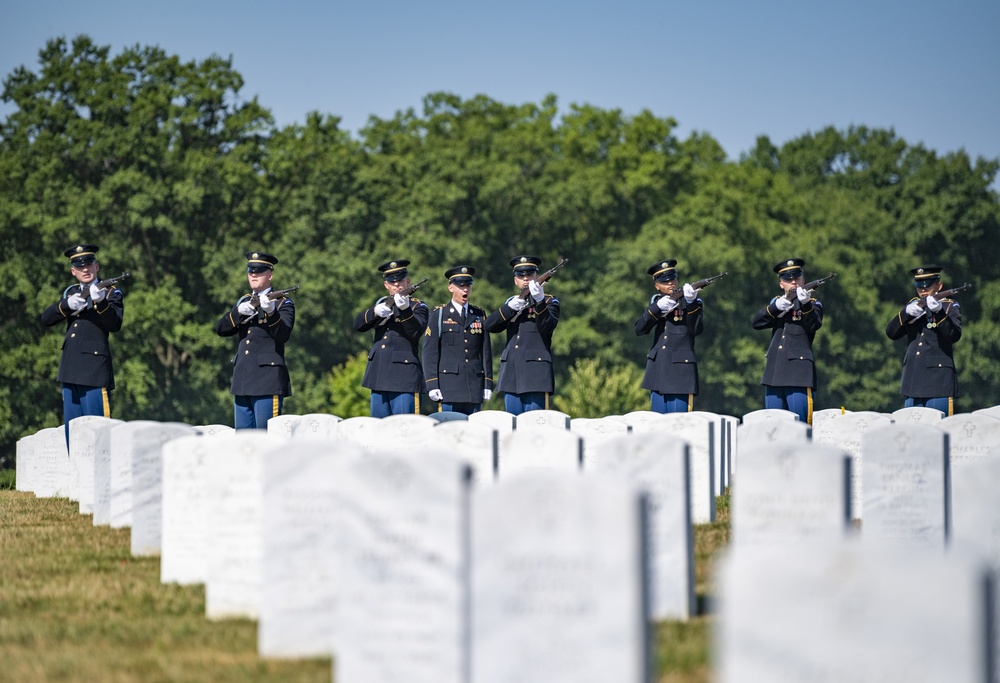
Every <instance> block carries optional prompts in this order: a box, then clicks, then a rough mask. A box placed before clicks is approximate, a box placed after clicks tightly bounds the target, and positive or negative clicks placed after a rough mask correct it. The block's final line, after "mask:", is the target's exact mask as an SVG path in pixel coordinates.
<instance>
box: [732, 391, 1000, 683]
mask: <svg viewBox="0 0 1000 683" xmlns="http://www.w3.org/2000/svg"><path fill="white" fill-rule="evenodd" d="M934 412H936V411H933V412H925V411H920V410H918V409H907V410H906V411H901V412H900V413H897V414H894V415H892V416H886V415H880V414H876V413H854V414H850V413H846V414H842V415H841V414H839V413H840V411H837V413H831V414H830V415H829V416H825V417H826V418H827V419H826V421H823V420H821V421H819V423H817V424H815V425H814V427H813V428H812V430H810V429H809V427H808V426H806V425H804V424H801V423H797V422H794V421H791V420H786V419H785V418H781V417H778V416H777V415H774V416H772V419H770V420H768V421H766V422H763V423H761V424H753V423H752V422H748V423H746V424H743V425H741V426H740V427H739V430H738V440H737V442H738V444H739V454H738V466H737V467H736V470H735V474H734V479H735V482H734V485H733V495H732V500H731V510H732V512H731V514H732V543H731V546H730V549H729V550H728V551H727V556H726V558H725V560H724V561H722V562H720V572H719V574H718V579H717V585H718V589H719V594H718V604H717V605H716V607H715V609H716V610H717V611H718V612H719V618H718V620H717V622H716V629H715V647H714V648H713V652H714V653H715V656H716V668H717V673H718V674H719V679H720V680H721V681H723V682H724V683H734V682H738V683H744V682H748V681H753V682H756V681H769V682H770V681H847V680H851V681H884V680H899V681H942V682H943V681H989V682H990V683H997V681H1000V671H998V669H997V666H996V663H997V662H998V661H1000V594H998V591H997V588H998V578H1000V505H998V504H997V503H996V492H997V490H1000V419H997V418H1000V411H998V410H997V409H988V410H984V411H976V413H971V414H962V415H955V416H951V417H948V418H943V419H942V417H943V416H942V415H941V414H940V413H937V414H936V415H935V414H933V413H934ZM818 435H821V436H820V437H819V438H817V436H818ZM810 437H811V440H810ZM859 470H860V471H859ZM861 485H863V491H864V496H865V498H864V503H865V509H864V521H863V526H862V530H861V533H860V534H858V533H856V532H855V529H854V526H853V525H852V524H851V518H852V517H855V518H857V517H859V516H860V515H859V514H853V515H852V513H851V511H852V509H853V507H854V505H855V504H856V503H855V501H856V500H858V498H859V496H858V495H855V494H859V493H860V491H859V490H858V489H859V487H860V486H861ZM852 489H853V490H854V492H855V494H852Z"/></svg>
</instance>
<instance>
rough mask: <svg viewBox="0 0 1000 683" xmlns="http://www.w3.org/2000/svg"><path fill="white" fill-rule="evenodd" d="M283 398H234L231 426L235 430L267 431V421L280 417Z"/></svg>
mask: <svg viewBox="0 0 1000 683" xmlns="http://www.w3.org/2000/svg"><path fill="white" fill-rule="evenodd" d="M282 403H284V396H234V397H233V426H234V427H236V429H267V421H268V420H270V419H271V418H272V417H277V416H278V415H281V405H282Z"/></svg>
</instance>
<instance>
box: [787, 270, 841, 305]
mask: <svg viewBox="0 0 1000 683" xmlns="http://www.w3.org/2000/svg"><path fill="white" fill-rule="evenodd" d="M835 277H837V274H836V273H830V274H829V275H827V276H826V277H821V278H820V279H818V280H813V281H812V282H807V283H805V284H804V285H802V289H804V290H806V291H807V292H811V291H813V290H814V289H817V288H819V287H822V286H823V285H825V284H826V283H827V282H829V281H830V280H832V279H833V278H835ZM785 298H786V299H788V300H789V301H792V300H793V299H794V298H795V290H794V289H792V290H789V291H787V292H785Z"/></svg>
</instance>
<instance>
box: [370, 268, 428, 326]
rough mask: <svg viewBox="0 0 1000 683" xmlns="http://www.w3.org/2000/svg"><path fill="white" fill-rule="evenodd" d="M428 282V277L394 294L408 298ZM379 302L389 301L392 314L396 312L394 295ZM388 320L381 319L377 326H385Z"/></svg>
mask: <svg viewBox="0 0 1000 683" xmlns="http://www.w3.org/2000/svg"><path fill="white" fill-rule="evenodd" d="M428 280H430V278H429V277H425V278H424V279H423V280H421V281H420V282H414V283H413V284H412V285H410V286H409V287H405V288H404V289H401V290H399V291H398V292H396V294H399V295H401V296H410V295H411V294H413V293H414V292H415V291H417V290H418V289H420V285H422V284H424V283H425V282H427V281H428ZM381 301H383V302H390V301H391V302H392V304H391V305H392V309H393V312H395V311H396V310H397V309H396V296H395V295H391V296H385V297H383V298H382V299H381ZM391 317H392V316H391V315H390V316H389V318H391ZM389 318H382V320H381V321H380V322H379V325H385V324H386V323H387V322H389Z"/></svg>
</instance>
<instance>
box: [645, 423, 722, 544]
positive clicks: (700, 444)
mask: <svg viewBox="0 0 1000 683" xmlns="http://www.w3.org/2000/svg"><path fill="white" fill-rule="evenodd" d="M632 433H633V434H639V435H641V436H642V437H643V438H647V439H648V438H656V439H682V440H684V441H687V443H688V445H689V446H690V447H691V451H690V454H691V469H690V473H691V521H692V522H693V523H695V524H708V523H710V522H714V521H715V494H716V490H717V487H716V484H715V477H716V472H715V466H716V458H715V443H714V440H713V436H714V435H713V433H712V420H709V419H708V418H706V417H704V416H702V415H695V414H693V413H668V414H666V415H660V416H659V418H657V419H652V420H649V421H648V422H644V423H642V424H636V425H633V426H632Z"/></svg>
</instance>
